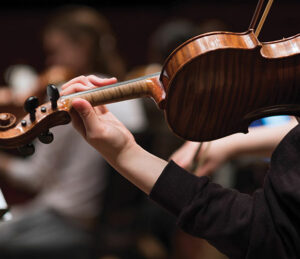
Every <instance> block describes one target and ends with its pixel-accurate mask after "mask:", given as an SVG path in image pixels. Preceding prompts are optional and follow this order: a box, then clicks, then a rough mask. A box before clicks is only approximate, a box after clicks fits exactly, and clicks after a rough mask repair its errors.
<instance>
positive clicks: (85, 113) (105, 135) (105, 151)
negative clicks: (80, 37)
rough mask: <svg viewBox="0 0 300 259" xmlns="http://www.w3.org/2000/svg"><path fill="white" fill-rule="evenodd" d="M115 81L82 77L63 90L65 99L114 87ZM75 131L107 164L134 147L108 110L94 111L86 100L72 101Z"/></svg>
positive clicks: (129, 136)
mask: <svg viewBox="0 0 300 259" xmlns="http://www.w3.org/2000/svg"><path fill="white" fill-rule="evenodd" d="M116 81H117V80H116V79H115V78H110V79H101V78H99V77H96V76H93V75H91V76H86V77H85V76H80V77H77V78H74V79H72V80H71V81H69V82H67V83H66V84H65V85H63V86H62V89H63V91H62V92H61V94H62V95H66V94H72V93H75V92H80V91H84V90H89V89H92V88H95V87H97V86H100V87H101V86H104V85H108V84H112V83H115V82H116ZM72 106H73V108H74V109H75V111H74V110H72V111H71V117H72V122H73V125H74V127H75V128H76V129H77V130H78V131H79V133H80V134H81V135H82V136H83V137H84V138H85V139H86V140H87V142H88V143H89V144H91V145H92V146H93V147H94V148H96V149H97V150H98V151H99V152H100V153H101V154H102V155H103V156H104V157H105V158H106V159H107V160H112V159H113V160H116V159H117V158H118V155H119V154H120V153H121V152H122V150H126V149H127V148H129V147H130V145H133V144H134V143H135V141H134V138H133V136H132V134H131V133H130V132H129V131H128V130H127V129H126V127H125V126H124V125H123V124H122V123H121V122H120V121H119V120H118V119H117V118H116V117H115V116H114V115H113V114H112V113H110V112H109V111H108V110H107V109H106V107H105V106H98V107H92V106H91V104H90V103H89V102H87V101H85V100H83V99H79V98H76V99H74V100H73V101H72Z"/></svg>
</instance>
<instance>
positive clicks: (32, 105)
mask: <svg viewBox="0 0 300 259" xmlns="http://www.w3.org/2000/svg"><path fill="white" fill-rule="evenodd" d="M38 106H39V100H38V98H37V97H35V96H31V97H29V98H27V100H26V101H25V104H24V109H25V111H26V112H28V113H29V114H30V120H31V121H32V122H34V121H35V109H36V108H37V107H38Z"/></svg>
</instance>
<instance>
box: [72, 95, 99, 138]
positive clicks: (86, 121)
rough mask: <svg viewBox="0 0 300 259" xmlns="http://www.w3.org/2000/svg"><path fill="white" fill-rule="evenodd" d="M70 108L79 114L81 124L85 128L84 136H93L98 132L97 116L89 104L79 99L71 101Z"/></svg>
mask: <svg viewBox="0 0 300 259" xmlns="http://www.w3.org/2000/svg"><path fill="white" fill-rule="evenodd" d="M72 106H73V108H74V109H75V110H76V111H77V113H78V114H79V116H80V118H81V120H82V122H83V125H84V128H85V136H87V135H93V133H95V132H98V130H99V126H98V125H99V120H98V116H97V114H96V112H95V110H94V108H93V107H92V106H91V104H90V103H89V102H88V101H86V100H83V99H80V98H75V99H74V100H73V101H72ZM75 119H76V118H75ZM77 122H78V121H77ZM81 124H82V123H81ZM77 127H78V126H77ZM79 130H81V128H79Z"/></svg>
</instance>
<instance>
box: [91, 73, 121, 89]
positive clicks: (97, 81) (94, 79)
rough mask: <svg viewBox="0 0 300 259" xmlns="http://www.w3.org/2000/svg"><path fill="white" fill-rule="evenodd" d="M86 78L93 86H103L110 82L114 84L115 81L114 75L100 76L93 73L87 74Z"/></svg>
mask: <svg viewBox="0 0 300 259" xmlns="http://www.w3.org/2000/svg"><path fill="white" fill-rule="evenodd" d="M87 78H88V80H89V81H90V82H91V83H92V84H93V85H95V86H98V87H100V86H105V85H110V84H115V83H116V82H117V79H116V78H115V77H112V78H100V77H97V76H95V75H89V76H87Z"/></svg>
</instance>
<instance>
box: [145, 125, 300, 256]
mask: <svg viewBox="0 0 300 259" xmlns="http://www.w3.org/2000/svg"><path fill="white" fill-rule="evenodd" d="M150 197H151V198H152V199H153V200H155V201H156V202H157V203H159V204H160V205H162V206H163V207H165V208H166V209H167V210H169V211H170V212H171V213H173V214H174V215H176V216H177V218H178V225H179V226H181V227H182V228H183V230H185V231H186V232H188V233H190V234H192V235H194V236H199V237H202V238H205V239H206V240H207V241H209V242H210V243H211V244H212V245H213V246H215V247H216V248H217V249H218V250H220V251H221V252H223V253H224V254H226V255H227V256H229V257H230V258H247V259H250V258H251V259H252V258H253V259H254V258H255V259H257V258H272V259H275V258H276V259H277V258H280V259H283V258H288V259H292V258H293V259H294V258H300V245H299V244H300V223H299V222H300V209H299V208H300V126H297V127H296V128H294V129H293V130H292V131H291V132H290V133H289V134H288V135H287V136H286V137H285V138H284V139H283V140H282V142H281V143H280V144H279V146H278V147H277V148H276V150H275V151H274V153H273V155H272V159H271V166H270V170H269V172H268V173H267V175H266V178H265V182H264V188H263V189H262V190H258V191H256V192H255V193H254V195H253V196H252V197H251V196H248V195H245V194H241V193H239V192H237V191H234V190H230V189H225V188H223V187H221V186H219V185H217V184H214V183H211V182H210V181H209V179H208V178H207V177H200V178H198V177H196V176H193V175H191V174H189V173H188V172H186V171H185V170H184V169H182V168H180V167H179V166H177V165H176V164H175V163H174V162H172V161H171V162H170V163H169V164H168V165H167V166H166V168H165V169H164V171H163V172H162V174H161V176H160V177H159V178H158V180H157V182H156V183H155V185H154V187H153V189H152V191H151V193H150Z"/></svg>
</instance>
